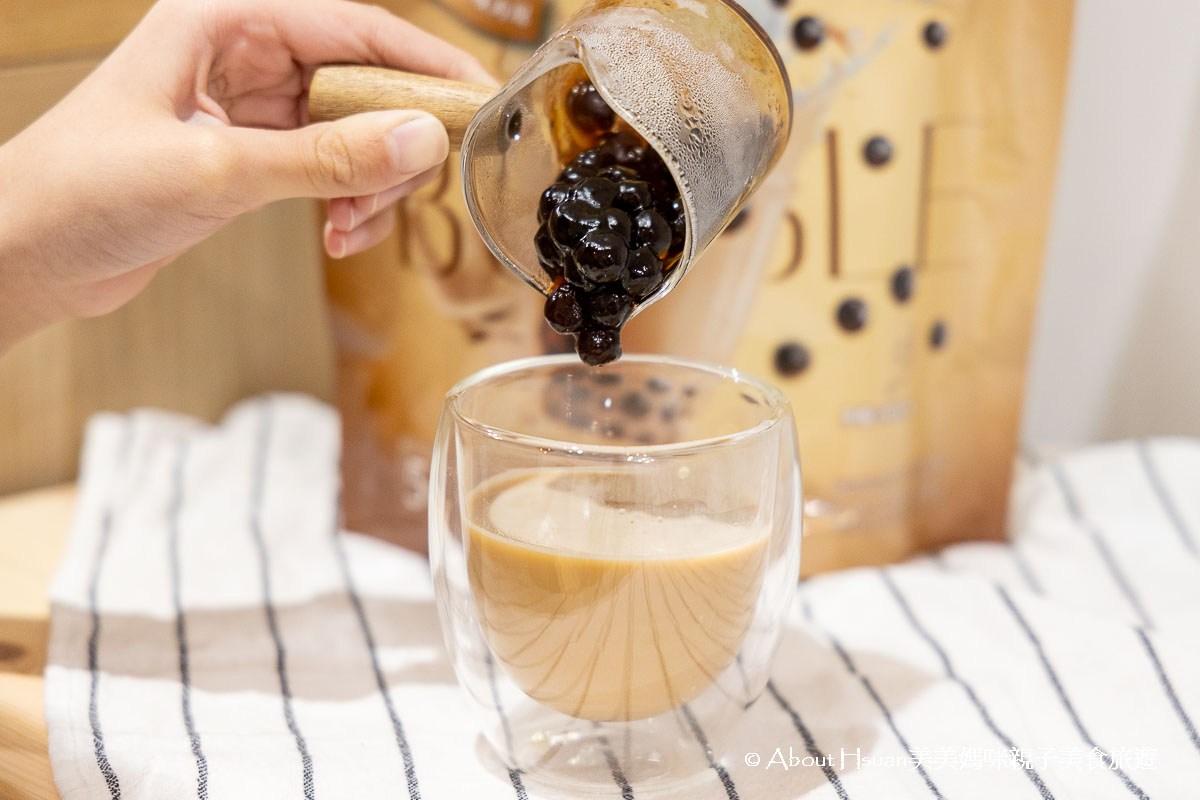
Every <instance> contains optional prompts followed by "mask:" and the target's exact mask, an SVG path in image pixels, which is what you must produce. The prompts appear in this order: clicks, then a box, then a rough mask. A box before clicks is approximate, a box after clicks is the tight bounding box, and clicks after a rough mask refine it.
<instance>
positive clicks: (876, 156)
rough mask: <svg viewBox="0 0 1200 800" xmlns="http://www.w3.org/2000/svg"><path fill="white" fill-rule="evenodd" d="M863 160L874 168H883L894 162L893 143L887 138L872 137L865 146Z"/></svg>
mask: <svg viewBox="0 0 1200 800" xmlns="http://www.w3.org/2000/svg"><path fill="white" fill-rule="evenodd" d="M863 158H865V159H866V160H867V163H868V164H870V165H871V166H872V167H882V166H883V165H884V164H886V163H888V162H889V161H891V160H892V143H891V142H890V141H889V140H888V138H887V137H886V136H872V137H871V138H870V139H867V143H866V144H864V145H863Z"/></svg>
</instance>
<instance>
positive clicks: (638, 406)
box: [621, 392, 650, 419]
mask: <svg viewBox="0 0 1200 800" xmlns="http://www.w3.org/2000/svg"><path fill="white" fill-rule="evenodd" d="M621 411H623V412H624V413H625V415H626V416H629V417H632V418H634V419H638V418H640V417H644V416H646V415H647V414H649V413H650V401H649V400H647V399H646V396H645V395H643V394H638V393H637V392H631V393H629V394H627V395H625V396H624V397H623V398H621Z"/></svg>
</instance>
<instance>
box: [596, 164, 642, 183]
mask: <svg viewBox="0 0 1200 800" xmlns="http://www.w3.org/2000/svg"><path fill="white" fill-rule="evenodd" d="M597 174H598V175H599V176H600V177H601V178H608V179H609V180H610V181H614V182H619V181H635V180H637V177H638V174H637V173H636V172H634V171H633V170H631V169H630V168H629V167H619V166H617V165H616V164H613V165H612V166H608V167H605V168H604V169H602V170H600V172H598V173H597Z"/></svg>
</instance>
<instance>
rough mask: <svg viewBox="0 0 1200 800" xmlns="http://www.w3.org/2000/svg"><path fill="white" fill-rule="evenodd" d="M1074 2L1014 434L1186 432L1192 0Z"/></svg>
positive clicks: (1195, 173) (1199, 288)
mask: <svg viewBox="0 0 1200 800" xmlns="http://www.w3.org/2000/svg"><path fill="white" fill-rule="evenodd" d="M1075 14H1076V17H1075V31H1074V40H1073V43H1072V53H1071V67H1070V78H1069V80H1070V83H1069V88H1068V93H1067V107H1066V118H1065V121H1064V126H1063V139H1062V144H1061V150H1060V156H1059V158H1060V162H1059V171H1058V184H1057V189H1056V192H1057V193H1056V197H1055V205H1054V213H1053V217H1052V220H1051V230H1050V239H1049V243H1048V248H1047V257H1046V266H1045V272H1044V276H1043V285H1042V297H1041V302H1040V305H1039V309H1038V315H1037V320H1036V326H1035V334H1034V335H1035V338H1034V346H1033V353H1032V359H1031V361H1030V373H1029V387H1028V391H1027V393H1026V406H1025V426H1024V428H1025V429H1024V438H1025V439H1026V440H1027V441H1031V442H1041V443H1075V442H1083V441H1090V440H1097V439H1110V438H1117V437H1123V436H1137V435H1147V434H1161V433H1186V434H1191V435H1200V2H1198V1H1197V0H1137V2H1131V1H1130V0H1076V5H1075Z"/></svg>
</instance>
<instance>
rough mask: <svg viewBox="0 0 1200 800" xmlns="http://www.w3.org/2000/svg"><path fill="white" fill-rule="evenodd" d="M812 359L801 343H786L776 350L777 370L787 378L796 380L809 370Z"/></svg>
mask: <svg viewBox="0 0 1200 800" xmlns="http://www.w3.org/2000/svg"><path fill="white" fill-rule="evenodd" d="M811 362H812V357H811V356H810V355H809V354H808V348H807V347H805V346H804V345H802V344H800V343H799V342H785V343H783V344H781V345H779V347H778V348H776V350H775V370H776V371H777V372H778V373H779V374H780V375H782V376H784V377H785V378H794V377H795V376H797V375H799V374H800V373H802V372H804V371H805V370H806V369H808V365H809V364H810V363H811Z"/></svg>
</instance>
